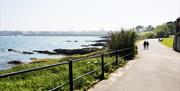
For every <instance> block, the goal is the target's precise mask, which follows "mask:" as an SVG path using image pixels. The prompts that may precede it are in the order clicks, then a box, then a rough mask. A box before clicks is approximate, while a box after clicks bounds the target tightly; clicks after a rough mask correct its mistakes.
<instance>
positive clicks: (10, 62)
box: [8, 60, 23, 64]
mask: <svg viewBox="0 0 180 91" xmlns="http://www.w3.org/2000/svg"><path fill="white" fill-rule="evenodd" d="M22 63H23V62H21V60H13V61H9V62H8V64H22Z"/></svg>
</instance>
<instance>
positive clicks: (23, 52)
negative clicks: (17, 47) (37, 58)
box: [22, 51, 34, 54]
mask: <svg viewBox="0 0 180 91" xmlns="http://www.w3.org/2000/svg"><path fill="white" fill-rule="evenodd" d="M22 54H34V53H32V52H27V51H22Z"/></svg>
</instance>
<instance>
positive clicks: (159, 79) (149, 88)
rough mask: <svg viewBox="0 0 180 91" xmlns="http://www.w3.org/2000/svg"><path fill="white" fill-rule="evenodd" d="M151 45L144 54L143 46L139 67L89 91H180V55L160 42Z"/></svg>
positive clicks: (138, 58)
mask: <svg viewBox="0 0 180 91" xmlns="http://www.w3.org/2000/svg"><path fill="white" fill-rule="evenodd" d="M148 41H149V42H150V48H149V50H143V47H142V46H141V45H142V42H141V43H140V44H141V45H139V47H138V48H139V54H138V56H137V58H136V59H135V61H136V63H134V64H133V65H132V66H131V67H129V69H127V70H126V71H125V72H124V73H123V75H122V74H121V73H122V72H121V71H122V70H121V71H120V72H117V73H116V76H115V77H110V79H108V80H104V81H101V82H100V83H98V84H97V85H95V87H94V88H91V89H90V90H89V91H180V53H177V52H174V51H173V50H172V49H170V48H167V47H166V46H164V45H162V44H160V43H159V42H158V41H157V39H152V40H148ZM119 75H122V76H119ZM112 78H115V79H114V80H112Z"/></svg>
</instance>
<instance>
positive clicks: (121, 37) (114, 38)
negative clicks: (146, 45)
mask: <svg viewBox="0 0 180 91" xmlns="http://www.w3.org/2000/svg"><path fill="white" fill-rule="evenodd" d="M135 41H136V32H134V31H133V30H126V31H124V30H122V31H116V32H111V33H110V41H109V42H108V47H109V49H110V50H119V49H124V48H130V47H132V49H131V50H127V51H123V52H121V53H120V54H121V55H126V54H130V53H133V54H132V55H131V56H130V57H128V58H130V59H132V57H134V53H135V50H136V47H135Z"/></svg>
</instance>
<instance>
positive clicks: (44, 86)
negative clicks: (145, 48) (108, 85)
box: [0, 31, 136, 91]
mask: <svg viewBox="0 0 180 91" xmlns="http://www.w3.org/2000/svg"><path fill="white" fill-rule="evenodd" d="M110 36H111V37H110V38H111V39H110V41H109V43H108V45H109V49H102V50H100V51H96V52H93V53H89V54H85V55H72V56H67V57H64V58H56V59H38V60H34V61H33V62H31V63H29V64H22V65H18V66H16V67H13V68H11V69H8V70H3V71H0V74H6V73H11V72H16V71H20V70H24V69H30V68H36V67H41V66H45V65H50V64H55V63H59V62H63V61H69V60H72V59H77V58H83V57H87V56H91V55H95V54H100V53H104V52H109V51H113V50H119V49H123V48H128V47H131V48H132V50H128V51H126V50H125V51H123V52H121V53H120V55H119V56H123V55H127V54H132V55H130V56H127V57H126V59H132V58H133V57H134V53H135V52H136V48H135V39H136V33H135V32H134V31H120V32H111V34H110ZM113 61H115V55H114V54H111V55H105V56H104V63H105V64H108V63H111V64H108V65H107V66H105V77H106V78H107V76H108V75H107V74H109V73H111V72H113V71H114V70H115V69H117V67H122V66H124V65H125V64H126V61H125V60H124V59H123V58H119V59H118V62H119V65H116V64H115V63H114V62H113ZM100 68H101V57H96V58H90V59H85V60H82V61H79V62H73V76H74V78H77V77H78V76H81V75H83V74H85V73H87V72H90V71H93V70H95V69H100ZM68 77H69V73H68V64H65V65H60V66H56V67H51V68H47V69H41V70H37V71H33V72H29V73H25V74H20V75H16V76H10V77H7V78H1V79H0V89H1V90H3V91H11V90H13V91H20V90H21V91H42V90H45V91H46V90H49V89H52V88H54V87H57V86H59V85H62V84H64V83H66V82H68V81H69V78H68ZM100 78H101V71H100V70H99V71H95V72H94V73H93V74H90V75H88V76H85V77H83V78H80V79H78V80H76V81H74V89H77V90H87V89H88V88H89V87H90V86H91V85H92V84H94V83H96V82H97V81H98V80H99V79H100ZM60 90H63V91H64V90H65V91H68V90H69V85H66V86H65V87H63V88H61V89H60Z"/></svg>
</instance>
